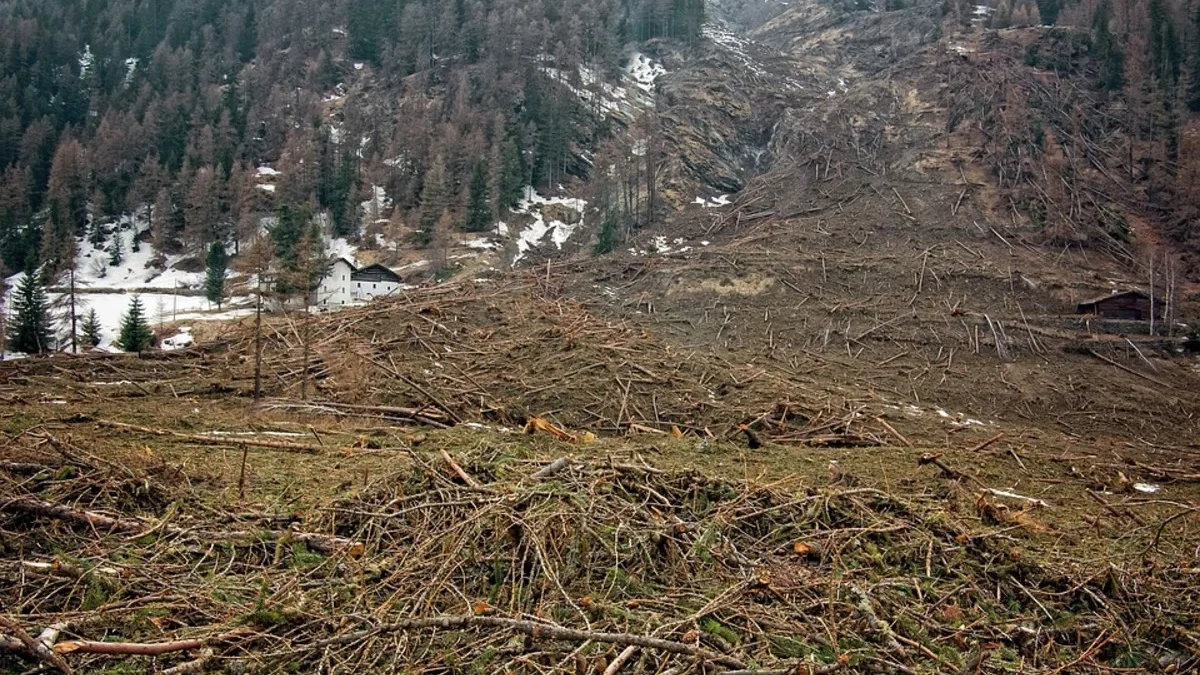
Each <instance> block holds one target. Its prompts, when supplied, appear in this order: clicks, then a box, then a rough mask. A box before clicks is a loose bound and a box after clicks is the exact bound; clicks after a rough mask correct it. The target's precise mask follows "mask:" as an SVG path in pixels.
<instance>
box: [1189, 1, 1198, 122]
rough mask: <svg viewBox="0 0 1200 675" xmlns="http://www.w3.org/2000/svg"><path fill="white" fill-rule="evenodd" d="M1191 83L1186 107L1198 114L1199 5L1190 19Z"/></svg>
mask: <svg viewBox="0 0 1200 675" xmlns="http://www.w3.org/2000/svg"><path fill="white" fill-rule="evenodd" d="M1192 35H1193V38H1192V68H1191V70H1192V78H1191V79H1192V81H1191V84H1190V86H1189V91H1188V107H1189V108H1191V109H1192V112H1200V4H1197V5H1196V14H1195V15H1194V16H1193V17H1192Z"/></svg>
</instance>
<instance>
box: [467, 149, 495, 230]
mask: <svg viewBox="0 0 1200 675" xmlns="http://www.w3.org/2000/svg"><path fill="white" fill-rule="evenodd" d="M490 200H491V197H490V196H489V195H488V173H487V167H486V166H484V164H483V162H477V163H476V164H475V175H474V177H473V178H472V179H471V195H470V198H469V201H468V203H467V231H468V232H487V230H488V228H489V227H490V226H491V224H492V209H491V207H490V206H489V205H488V204H489V202H490Z"/></svg>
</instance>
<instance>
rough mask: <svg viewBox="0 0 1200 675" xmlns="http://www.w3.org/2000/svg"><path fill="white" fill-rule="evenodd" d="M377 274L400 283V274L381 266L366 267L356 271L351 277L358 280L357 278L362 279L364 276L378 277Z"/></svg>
mask: <svg viewBox="0 0 1200 675" xmlns="http://www.w3.org/2000/svg"><path fill="white" fill-rule="evenodd" d="M376 274H377V275H379V276H381V277H384V278H387V279H391V280H394V281H400V275H399V274H396V273H395V272H393V271H392V270H390V269H388V268H386V267H384V266H383V265H379V264H375V265H367V266H366V267H364V268H362V269H360V270H355V271H354V273H353V275H352V276H351V278H352V279H353V278H356V277H357V278H361V277H364V276H369V275H376Z"/></svg>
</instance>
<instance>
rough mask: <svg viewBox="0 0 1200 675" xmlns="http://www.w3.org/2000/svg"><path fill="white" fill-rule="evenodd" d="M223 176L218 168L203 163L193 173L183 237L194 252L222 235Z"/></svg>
mask: <svg viewBox="0 0 1200 675" xmlns="http://www.w3.org/2000/svg"><path fill="white" fill-rule="evenodd" d="M220 180H221V179H220V177H219V176H218V175H217V172H216V171H215V170H214V169H213V168H212V167H209V166H205V167H201V168H200V169H199V170H198V171H196V175H195V176H193V177H192V182H191V186H190V187H189V189H188V193H187V203H186V205H185V206H184V210H183V221H184V239H185V240H186V242H187V249H188V250H189V251H190V252H191V253H192V254H193V255H196V256H199V255H202V254H203V253H204V252H205V251H206V248H207V246H208V244H209V242H212V241H216V240H217V239H218V238H219V236H220V228H219V221H220V218H221V204H220V199H219V196H220V191H219V187H218V181H220Z"/></svg>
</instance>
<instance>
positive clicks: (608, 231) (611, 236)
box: [593, 209, 621, 255]
mask: <svg viewBox="0 0 1200 675" xmlns="http://www.w3.org/2000/svg"><path fill="white" fill-rule="evenodd" d="M620 227H621V224H620V220H619V214H618V213H617V210H616V209H607V210H606V211H605V212H604V219H603V220H601V221H600V232H599V233H598V234H597V235H596V247H595V248H594V249H593V251H594V252H595V253H596V255H604V254H606V253H612V252H613V251H615V250H616V249H617V244H618V243H620V241H619V240H620V237H621V233H620Z"/></svg>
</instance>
